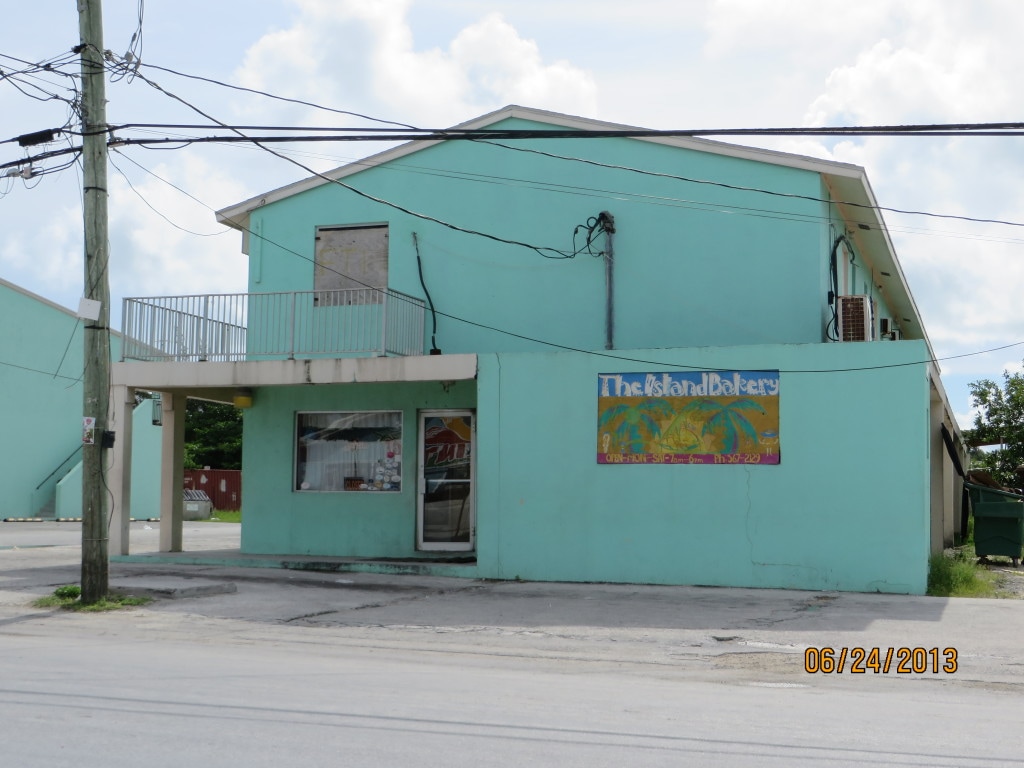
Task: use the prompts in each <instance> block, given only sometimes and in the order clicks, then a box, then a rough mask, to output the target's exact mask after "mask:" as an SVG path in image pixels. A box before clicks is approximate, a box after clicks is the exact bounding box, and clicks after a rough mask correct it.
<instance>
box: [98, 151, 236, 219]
mask: <svg viewBox="0 0 1024 768" xmlns="http://www.w3.org/2000/svg"><path fill="white" fill-rule="evenodd" d="M122 156H123V155H122ZM107 160H108V162H109V163H110V164H111V165H112V166H113V167H114V170H116V171H117V172H118V173H119V174H121V177H122V178H123V179H124V180H125V183H126V184H127V185H128V188H129V189H131V191H132V192H134V193H135V195H136V196H137V197H138V198H139V200H141V201H142V202H143V203H144V204H145V205H146V207H147V208H149V210H151V211H152V212H153V213H155V214H156V215H157V216H159V217H160V218H161V219H163V220H164V221H166V222H167V223H168V224H170V225H171V226H172V227H174V228H175V229H180V230H181V231H182V232H187V233H188V234H190V235H195V236H196V237H217V236H218V235H226V234H227V233H228V232H230V231H231V230H230V229H224V230H222V231H220V232H195V231H193V230H191V229H187V228H186V227H183V226H181V225H180V224H177V223H175V222H173V221H171V219H170V218H169V217H168V216H166V215H165V214H164V213H163V212H162V211H160V210H158V209H157V208H156V207H154V206H153V204H152V203H150V202H149V200H147V199H146V198H145V196H144V195H143V194H142V193H141V192H139V190H137V189H136V188H135V185H134V184H132V181H131V179H129V178H128V174H126V173H125V172H124V171H122V170H121V169H120V167H118V165H117V163H115V162H114V161H113V159H112V158H110V157H108V158H107ZM136 165H137V163H136ZM144 170H145V169H144ZM147 173H151V174H152V175H153V176H156V174H155V173H152V171H148V170H147ZM156 177H157V178H158V179H159V178H160V177H159V176H156ZM160 181H163V182H164V183H166V184H169V185H170V186H172V187H173V186H174V185H173V184H170V182H168V181H166V180H165V179H160ZM175 189H178V187H175ZM190 197H191V195H190ZM193 199H194V198H193Z"/></svg>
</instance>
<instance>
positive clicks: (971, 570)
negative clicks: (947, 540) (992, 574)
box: [928, 549, 995, 597]
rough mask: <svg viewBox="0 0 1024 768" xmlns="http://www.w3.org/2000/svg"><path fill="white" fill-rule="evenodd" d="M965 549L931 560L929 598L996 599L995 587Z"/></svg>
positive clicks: (941, 553)
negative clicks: (931, 596)
mask: <svg viewBox="0 0 1024 768" xmlns="http://www.w3.org/2000/svg"><path fill="white" fill-rule="evenodd" d="M987 574H988V572H987V571H986V570H984V569H982V568H980V567H979V566H978V565H977V564H976V563H975V562H974V559H973V557H972V556H971V555H970V554H969V553H968V552H967V551H966V550H965V549H954V550H950V551H949V552H940V553H938V554H934V555H932V556H931V557H930V558H929V559H928V594H929V595H933V596H935V597H993V596H994V595H995V587H994V586H993V584H992V579H991V578H989V577H988V576H987Z"/></svg>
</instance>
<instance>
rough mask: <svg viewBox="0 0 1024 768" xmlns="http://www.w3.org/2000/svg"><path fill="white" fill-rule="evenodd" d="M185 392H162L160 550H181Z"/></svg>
mask: <svg viewBox="0 0 1024 768" xmlns="http://www.w3.org/2000/svg"><path fill="white" fill-rule="evenodd" d="M187 401H188V398H187V397H186V396H185V395H182V394H171V393H168V392H165V393H163V397H162V399H161V407H162V409H163V411H162V415H163V431H162V434H161V438H162V440H161V450H160V456H161V459H160V551H161V552H181V531H182V521H183V519H184V518H183V512H184V510H183V506H184V505H183V497H184V493H183V492H182V491H183V489H184V487H185V405H186V403H187Z"/></svg>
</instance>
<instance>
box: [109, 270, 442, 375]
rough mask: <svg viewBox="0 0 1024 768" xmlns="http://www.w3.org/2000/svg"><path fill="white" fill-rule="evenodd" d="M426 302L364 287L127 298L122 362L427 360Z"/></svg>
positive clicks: (395, 292)
mask: <svg viewBox="0 0 1024 768" xmlns="http://www.w3.org/2000/svg"><path fill="white" fill-rule="evenodd" d="M423 316H424V302H423V301H422V300H421V299H417V298H415V297H413V296H408V295H406V294H404V293H399V292H398V291H390V290H379V289H374V288H360V289H356V290H344V291H302V292H294V293H239V294H208V295H203V296H159V297H147V298H129V299H125V300H124V307H123V314H122V325H123V332H124V340H123V343H122V357H121V359H122V361H132V360H144V361H167V362H207V361H209V362H237V361H249V360H282V359H295V358H300V359H307V358H310V359H312V358H318V357H373V356H409V355H422V354H423V349H424V342H423Z"/></svg>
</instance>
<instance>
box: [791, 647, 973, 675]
mask: <svg viewBox="0 0 1024 768" xmlns="http://www.w3.org/2000/svg"><path fill="white" fill-rule="evenodd" d="M958 656H959V654H958V653H957V650H956V648H922V647H917V648H906V647H903V648H861V647H858V646H854V647H842V648H830V647H828V646H825V647H822V648H814V647H811V648H808V649H807V650H805V651H804V671H805V672H807V673H808V674H817V673H819V672H820V673H822V674H826V675H828V674H833V673H835V674H839V675H841V674H843V673H844V672H846V673H849V674H851V675H865V674H868V673H871V674H876V675H878V674H883V675H887V674H889V673H895V674H899V675H911V674H917V675H923V674H928V673H930V674H933V675H938V674H943V673H945V674H947V675H951V674H953V673H954V672H956V671H957V667H958V662H957V658H958Z"/></svg>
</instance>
